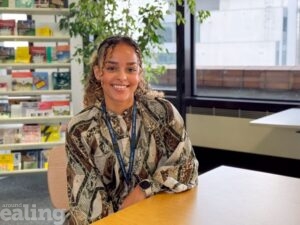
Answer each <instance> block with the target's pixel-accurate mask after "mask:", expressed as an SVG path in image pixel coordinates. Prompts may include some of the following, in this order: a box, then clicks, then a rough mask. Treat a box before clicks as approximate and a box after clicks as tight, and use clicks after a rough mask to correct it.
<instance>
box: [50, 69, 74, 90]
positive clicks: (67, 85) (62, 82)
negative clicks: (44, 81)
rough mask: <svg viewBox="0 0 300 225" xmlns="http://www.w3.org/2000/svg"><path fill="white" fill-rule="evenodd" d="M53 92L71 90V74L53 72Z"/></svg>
mask: <svg viewBox="0 0 300 225" xmlns="http://www.w3.org/2000/svg"><path fill="white" fill-rule="evenodd" d="M51 78H52V85H53V86H52V88H53V90H70V89H71V74H70V72H52V76H51Z"/></svg>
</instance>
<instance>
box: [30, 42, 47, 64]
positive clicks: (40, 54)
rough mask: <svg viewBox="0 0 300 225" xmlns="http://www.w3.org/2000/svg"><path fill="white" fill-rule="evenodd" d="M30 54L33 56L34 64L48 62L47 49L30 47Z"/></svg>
mask: <svg viewBox="0 0 300 225" xmlns="http://www.w3.org/2000/svg"><path fill="white" fill-rule="evenodd" d="M29 54H30V55H31V60H30V61H31V62H32V63H43V62H46V47H43V46H30V47H29Z"/></svg>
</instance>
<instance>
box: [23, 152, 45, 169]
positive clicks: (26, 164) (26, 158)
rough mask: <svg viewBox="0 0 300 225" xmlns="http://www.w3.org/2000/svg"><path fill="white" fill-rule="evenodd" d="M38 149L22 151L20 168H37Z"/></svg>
mask: <svg viewBox="0 0 300 225" xmlns="http://www.w3.org/2000/svg"><path fill="white" fill-rule="evenodd" d="M39 152H40V150H26V151H22V152H21V154H22V169H37V168H39V166H38V163H39V157H40V156H39V155H40V153H39Z"/></svg>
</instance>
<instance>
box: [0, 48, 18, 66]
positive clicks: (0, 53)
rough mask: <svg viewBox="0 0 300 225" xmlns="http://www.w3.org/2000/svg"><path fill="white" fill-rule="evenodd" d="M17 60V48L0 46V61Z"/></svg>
mask: <svg viewBox="0 0 300 225" xmlns="http://www.w3.org/2000/svg"><path fill="white" fill-rule="evenodd" d="M14 60H15V49H14V48H13V47H3V46H0V62H3V63H9V62H13V61H14Z"/></svg>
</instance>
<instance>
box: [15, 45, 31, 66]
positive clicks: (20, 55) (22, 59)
mask: <svg viewBox="0 0 300 225" xmlns="http://www.w3.org/2000/svg"><path fill="white" fill-rule="evenodd" d="M15 54H16V56H15V62H16V63H30V54H29V47H17V49H16V53H15Z"/></svg>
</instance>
